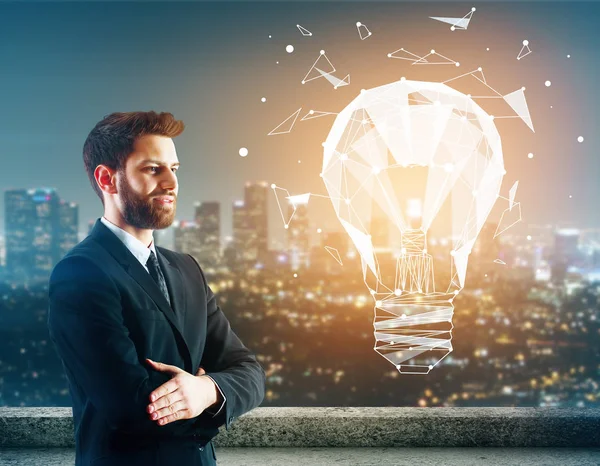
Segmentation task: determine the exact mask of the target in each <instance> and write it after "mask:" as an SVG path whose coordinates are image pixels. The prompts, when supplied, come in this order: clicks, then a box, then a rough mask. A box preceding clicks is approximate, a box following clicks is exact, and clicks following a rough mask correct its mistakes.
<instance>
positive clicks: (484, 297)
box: [0, 181, 600, 407]
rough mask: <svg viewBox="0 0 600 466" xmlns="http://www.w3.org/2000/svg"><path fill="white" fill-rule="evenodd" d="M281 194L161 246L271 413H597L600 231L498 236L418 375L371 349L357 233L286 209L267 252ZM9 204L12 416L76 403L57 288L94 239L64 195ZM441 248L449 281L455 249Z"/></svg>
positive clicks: (1, 253)
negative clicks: (220, 326) (227, 229)
mask: <svg viewBox="0 0 600 466" xmlns="http://www.w3.org/2000/svg"><path fill="white" fill-rule="evenodd" d="M272 197H273V193H272V192H271V186H270V185H269V184H268V183H267V182H264V181H261V182H246V184H245V186H244V196H243V199H240V200H236V201H234V203H233V205H232V217H233V218H232V225H233V230H232V235H231V236H224V235H223V232H222V230H223V229H222V222H223V218H222V214H221V212H222V209H221V203H220V202H216V201H213V202H196V203H195V204H194V212H195V215H194V218H190V219H186V220H178V221H176V222H175V223H174V224H173V225H172V226H171V227H169V228H168V229H166V230H162V231H156V232H155V233H154V238H155V242H156V244H157V245H158V246H164V247H167V248H169V249H173V250H175V251H178V252H182V253H189V254H192V255H193V256H194V257H195V258H196V259H197V260H198V262H199V263H200V265H201V266H202V268H203V270H204V271H205V273H206V275H207V277H208V279H209V284H210V286H211V288H212V290H213V291H214V292H215V294H216V295H217V298H218V302H219V304H220V306H221V308H222V310H223V311H224V313H225V315H226V316H227V317H228V319H229V321H230V323H231V326H232V328H233V329H234V331H235V332H236V333H237V334H238V336H239V337H240V338H241V339H242V341H243V342H244V344H245V345H246V346H248V347H249V348H250V349H251V350H252V351H253V352H254V353H255V354H256V355H257V358H258V360H259V361H260V362H261V364H262V365H263V367H264V369H265V372H266V374H267V393H266V397H265V401H264V402H263V405H262V406H422V407H425V406H560V407H566V406H569V407H593V406H595V407H597V406H599V404H600V403H599V398H600V388H599V381H600V345H598V337H599V336H600V325H599V324H600V311H599V309H600V229H577V228H573V226H572V225H570V226H569V227H568V228H567V227H565V226H560V225H531V224H528V225H527V228H526V230H527V233H526V234H521V233H517V231H520V229H518V228H514V232H513V229H508V230H507V231H506V232H504V233H503V234H501V235H499V236H496V237H495V238H494V233H495V232H496V230H497V227H498V225H497V224H494V223H487V224H485V225H484V228H483V230H482V231H481V233H480V235H479V237H478V240H477V243H476V244H475V247H474V249H473V252H472V254H471V257H470V259H469V265H468V271H467V278H466V286H465V288H464V289H463V290H462V291H461V293H460V294H459V295H458V296H457V298H456V300H455V301H454V317H453V325H454V328H453V338H452V344H453V348H454V349H453V352H452V353H450V355H449V356H448V357H447V358H446V359H444V360H443V361H442V363H440V365H439V366H438V367H436V368H435V370H433V371H432V372H431V373H430V374H428V375H426V376H409V375H403V374H399V373H398V371H397V370H396V369H395V368H394V367H393V366H390V364H389V363H388V362H387V361H385V360H384V359H383V358H382V357H380V356H379V355H378V354H377V353H376V352H375V351H373V345H374V335H373V306H374V303H373V297H372V296H370V294H369V292H368V289H367V287H366V285H365V283H364V281H363V277H362V274H361V263H360V256H359V255H358V254H357V252H356V250H355V249H354V247H353V246H352V243H351V242H350V240H349V238H348V236H347V235H346V234H345V233H343V232H342V230H341V229H340V230H339V231H321V229H318V228H316V227H315V224H314V222H313V220H312V219H311V211H310V206H309V205H297V206H295V209H294V206H292V205H289V206H288V208H289V210H288V211H287V212H286V213H285V214H286V215H287V216H288V217H291V221H290V223H289V228H287V229H286V231H285V237H286V244H285V245H284V246H283V247H280V248H277V249H273V248H270V247H269V246H270V244H271V243H269V232H268V224H269V222H270V221H273V220H274V219H270V218H269V208H268V204H269V202H273V199H272ZM4 206H5V207H4V212H3V216H4V225H5V228H4V232H3V236H2V237H1V238H0V239H1V243H0V265H1V280H0V295H1V297H2V299H0V331H1V332H2V334H1V335H0V406H7V407H18V406H70V402H71V401H70V396H69V392H68V385H67V379H66V377H65V375H64V370H63V368H62V366H61V363H60V360H59V358H58V356H57V354H56V352H55V349H54V348H53V346H52V342H51V341H50V339H49V336H48V330H47V326H46V325H47V324H46V318H47V300H48V296H47V295H48V287H47V282H48V278H49V276H50V273H51V271H52V268H53V267H54V265H55V264H56V263H57V262H58V260H60V258H61V257H62V256H63V255H64V254H65V253H66V252H67V251H68V250H69V249H70V248H72V247H73V246H74V245H75V244H77V243H78V242H79V241H81V240H82V239H83V238H84V237H85V236H86V235H87V234H88V232H81V231H78V225H79V220H80V219H79V207H78V204H77V203H75V202H70V201H68V200H64V199H61V198H60V196H59V194H58V192H57V191H56V190H55V189H51V188H37V189H5V190H4ZM292 214H293V215H292ZM95 220H96V219H90V220H89V228H90V229H91V227H92V226H93V224H94V222H95ZM282 228H283V226H282ZM376 235H377V236H376V239H375V238H374V244H375V245H376V246H378V251H379V252H378V260H379V263H380V266H381V267H382V268H385V267H386V265H389V264H386V261H389V263H393V260H394V259H393V256H392V254H391V250H390V248H389V247H388V246H389V245H388V243H387V240H386V238H387V232H386V229H385V224H384V223H383V222H382V224H381V227H380V228H379V229H377V233H376ZM428 241H429V243H428V253H429V254H430V255H431V256H432V257H433V260H434V262H435V267H436V275H437V274H438V271H439V272H441V271H443V270H446V269H447V267H446V265H447V264H448V263H449V262H448V261H449V257H446V256H447V253H444V251H445V248H444V246H445V245H447V242H448V241H449V239H448V238H428ZM336 252H337V254H336ZM338 254H339V256H338ZM338 259H339V261H338ZM340 262H342V263H343V265H341V264H340ZM441 275H442V279H443V274H441Z"/></svg>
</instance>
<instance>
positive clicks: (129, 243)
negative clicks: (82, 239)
mask: <svg viewBox="0 0 600 466" xmlns="http://www.w3.org/2000/svg"><path fill="white" fill-rule="evenodd" d="M100 221H101V222H102V223H103V224H104V225H106V227H107V228H108V229H109V230H110V231H112V232H113V233H114V234H115V236H116V237H117V238H119V239H120V240H121V241H122V242H123V244H124V245H125V246H126V247H127V249H129V252H131V254H133V255H134V257H135V258H136V259H137V260H138V261H140V264H142V266H143V267H144V269H146V272H148V273H150V271H149V270H148V267H147V266H146V262H148V258H149V257H150V251H152V252H153V253H154V256H155V257H156V259H157V260H158V255H157V254H156V249H155V248H154V240H153V241H151V242H150V245H149V246H146V245H145V244H144V243H142V242H141V241H140V240H139V239H137V238H136V237H135V236H133V235H132V234H131V233H127V232H126V231H125V230H123V229H122V228H120V227H118V226H117V225H115V224H114V223H111V222H110V220H107V219H106V217H104V216H102V217H101V218H100ZM206 377H209V378H210V380H212V381H213V382H214V384H215V385H216V387H217V390H219V392H220V393H221V396H222V397H223V403H221V406H220V407H219V409H218V410H217V412H214V408H207V409H206V411H207V412H208V413H209V414H213V412H214V414H213V417H214V416H216V415H217V414H219V413H220V412H221V410H222V409H223V407H224V406H225V401H226V399H225V394H224V393H223V391H222V390H221V387H219V385H218V384H217V382H215V380H214V379H213V378H212V377H210V375H206Z"/></svg>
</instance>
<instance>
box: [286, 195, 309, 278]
mask: <svg viewBox="0 0 600 466" xmlns="http://www.w3.org/2000/svg"><path fill="white" fill-rule="evenodd" d="M292 213H293V216H292ZM287 218H291V220H290V223H289V227H288V229H287V252H288V256H289V263H290V267H291V269H292V270H299V269H302V268H308V267H309V265H310V231H309V230H310V225H309V219H308V207H307V205H306V204H302V203H299V204H296V212H295V213H294V206H293V205H292V204H291V203H290V205H289V206H288V216H287Z"/></svg>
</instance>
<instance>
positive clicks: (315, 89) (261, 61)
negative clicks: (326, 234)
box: [0, 2, 600, 241]
mask: <svg viewBox="0 0 600 466" xmlns="http://www.w3.org/2000/svg"><path fill="white" fill-rule="evenodd" d="M140 8H142V7H141V6H140V5H139V4H138V5H135V4H123V3H118V2H110V3H106V4H101V5H99V4H94V3H84V4H73V3H69V4H61V3H52V2H49V3H46V4H27V3H22V4H19V3H3V4H0V12H1V13H2V15H3V17H4V18H5V19H6V27H5V29H4V30H3V32H2V34H3V39H4V40H3V41H2V43H4V44H13V45H11V47H10V48H8V47H5V48H3V49H0V55H1V56H3V59H4V62H5V63H6V65H7V66H6V72H5V73H4V75H3V77H2V79H3V82H4V84H5V86H6V88H11V89H13V92H11V95H10V96H7V99H6V102H5V107H6V112H5V113H4V115H3V116H2V117H1V118H2V125H1V127H2V128H3V129H2V131H3V138H4V140H5V141H6V143H5V147H4V150H5V153H6V154H7V157H8V160H9V162H8V164H6V165H5V169H4V170H2V171H1V172H0V186H2V187H4V188H5V189H7V188H9V187H12V188H25V189H27V188H33V187H41V186H48V187H53V188H55V189H56V190H57V191H58V193H59V194H60V196H61V197H62V198H64V199H67V200H69V201H72V202H77V203H78V205H79V206H80V215H79V230H80V231H85V228H86V227H87V223H88V222H89V220H91V219H94V218H98V217H99V216H100V215H102V207H101V204H100V201H99V199H98V198H97V197H96V196H95V194H94V192H93V190H92V188H91V186H90V185H89V181H88V179H87V176H86V174H85V171H84V169H83V163H82V160H81V149H82V146H83V141H84V140H85V137H86V136H87V134H88V132H89V130H90V129H91V128H92V127H93V125H94V124H95V123H96V122H97V121H98V120H100V119H101V118H102V117H103V116H104V115H105V114H108V113H110V112H113V111H128V110H134V109H145V110H150V109H154V110H158V111H170V112H172V113H173V114H174V115H175V117H176V118H178V119H182V120H183V121H184V122H185V123H186V126H187V129H186V130H185V131H184V132H183V134H182V135H181V136H179V137H177V138H175V139H174V142H175V145H176V149H177V152H178V157H179V159H180V161H181V163H182V170H181V171H180V176H179V178H180V198H179V207H180V208H179V209H178V215H177V218H178V219H180V220H189V219H193V218H194V215H195V213H194V203H195V202H197V201H202V202H210V201H218V202H220V203H221V206H222V218H223V221H222V236H229V235H231V232H232V225H233V223H232V222H233V220H232V219H233V204H234V202H235V200H237V199H241V198H243V186H244V183H245V182H246V180H256V181H265V182H267V183H269V184H270V183H276V184H277V185H278V186H283V187H285V188H287V189H288V190H289V191H290V193H291V194H299V193H303V192H308V191H310V192H324V187H323V185H322V182H321V180H320V179H319V177H318V174H319V171H320V167H319V166H320V164H321V159H322V148H321V147H320V144H321V142H322V140H323V139H324V137H325V135H326V134H327V131H328V128H329V126H330V125H331V122H332V120H331V119H327V118H328V117H324V118H319V119H316V120H310V121H305V122H302V123H300V122H299V123H298V124H297V126H296V128H295V129H294V132H292V133H290V134H285V135H278V136H271V137H267V133H268V132H269V131H270V130H271V129H273V128H274V127H275V126H276V125H277V124H278V123H279V122H281V121H282V120H283V119H285V117H286V116H288V115H289V114H291V113H292V112H293V111H294V110H296V109H297V108H299V107H302V108H303V111H302V115H304V112H305V111H306V112H308V110H309V109H311V108H314V109H315V110H320V111H332V112H335V111H338V110H339V109H340V108H343V106H344V105H345V104H346V103H348V102H349V101H350V100H352V98H354V96H356V94H357V93H358V92H359V90H360V89H361V88H362V87H364V88H370V87H373V86H375V85H380V84H382V82H386V81H389V80H390V79H398V78H399V77H400V76H403V75H406V76H407V77H409V78H411V79H415V78H418V79H431V80H442V79H448V78H449V77H452V76H455V75H456V74H457V71H459V70H457V69H450V68H453V67H442V68H443V69H440V68H439V67H438V68H436V69H431V67H415V66H410V64H405V63H402V62H401V61H400V60H386V53H387V52H389V51H391V50H395V49H397V48H398V47H400V46H403V45H404V46H405V47H407V49H409V47H410V50H415V51H416V52H418V53H422V50H428V49H430V48H431V47H435V46H436V44H439V46H440V47H441V46H442V45H443V49H444V50H443V51H442V53H444V52H445V54H447V55H448V56H452V57H455V58H457V59H459V58H460V61H461V68H460V70H463V72H466V71H468V70H471V69H473V68H475V67H476V66H477V65H483V66H484V68H485V70H486V77H487V78H488V79H489V80H490V81H492V80H493V81H494V84H495V87H500V86H501V87H502V90H503V92H509V91H512V90H514V89H516V88H518V87H519V86H526V88H527V91H526V92H527V100H528V103H529V106H530V110H531V114H532V118H533V122H534V124H535V128H536V133H535V134H529V133H528V132H527V131H529V130H528V129H527V128H526V126H525V125H524V124H523V123H522V122H520V121H516V120H506V121H502V122H500V123H499V124H498V126H499V130H500V133H501V134H502V137H503V139H504V153H505V162H506V167H507V176H506V185H505V186H503V188H502V191H501V192H502V194H503V195H506V194H507V191H508V188H510V186H511V185H512V184H513V183H514V181H516V180H519V182H520V184H519V193H518V198H519V201H520V202H521V204H522V207H523V226H527V225H531V224H547V223H553V224H557V225H565V226H568V225H575V226H578V227H582V228H585V227H597V226H599V224H600V217H599V216H598V215H597V211H596V209H595V205H594V199H596V198H598V197H599V196H600V187H599V185H600V184H599V183H597V180H596V179H595V174H597V173H599V172H600V158H599V157H597V155H596V154H597V153H598V149H599V148H600V145H599V144H598V141H597V136H596V134H595V130H594V128H595V127H596V126H597V125H596V122H597V116H596V112H595V109H596V108H598V107H600V96H599V95H598V94H597V93H596V92H594V90H595V87H594V86H595V81H594V76H595V75H597V71H598V70H599V69H600V58H599V57H598V54H596V53H595V50H594V47H595V45H594V44H595V43H596V42H597V41H596V40H594V39H595V37H596V36H597V32H596V27H595V22H594V20H593V18H594V14H593V13H594V12H595V11H597V10H598V9H599V6H597V5H594V4H592V3H577V2H575V3H568V4H566V3H560V2H552V3H551V4H543V3H541V2H540V3H539V4H535V3H527V4H513V3H504V4H502V3H496V4H492V3H487V2H486V3H484V4H483V5H482V7H481V8H478V11H477V13H476V15H475V16H474V18H473V21H472V22H471V24H470V26H469V30H468V31H456V32H454V33H452V32H450V31H449V29H447V28H445V26H443V25H442V24H439V23H437V22H435V21H431V20H429V19H428V16H436V15H442V14H450V13H452V12H454V11H455V10H456V9H457V6H456V4H451V3H447V4H435V5H433V4H426V3H419V4H416V3H397V4H393V3H386V4H377V7H376V8H373V7H371V6H369V5H366V4H361V3H359V2H355V3H352V4H347V5H343V6H342V5H339V4H336V3H335V2H330V3H326V4H316V3H304V4H290V5H285V4H279V3H270V4H262V3H256V4H254V3H252V2H247V3H230V4H226V5H221V4H217V3H191V2H188V3H185V2H183V3H179V4H171V5H168V4H162V3H159V2H153V3H148V4H145V5H143V12H144V15H143V18H142V17H140V16H139V13H140V11H142V10H140ZM248 18H252V21H249V20H248ZM357 18H362V21H363V22H364V23H365V24H367V25H369V28H370V30H371V31H372V32H373V36H372V37H370V38H369V39H367V40H365V41H360V39H358V38H357V36H356V30H355V28H354V27H353V25H354V24H355V22H356V19H357ZM297 23H301V24H306V25H310V27H309V29H312V31H313V32H314V36H313V37H311V38H304V37H302V36H301V35H300V34H299V32H298V30H297V29H296V24H297ZM348 24H350V26H352V27H347V26H348ZM58 30H60V31H61V34H60V35H57V34H55V33H54V32H53V31H58ZM269 36H272V37H271V38H269ZM73 37H79V38H80V39H78V40H77V41H73V40H72V38H73ZM207 37H210V38H211V40H210V41H207V40H205V38H207ZM140 38H143V40H142V39H140ZM525 38H527V39H528V40H529V41H530V44H531V49H532V53H531V54H530V55H528V56H527V57H525V58H524V59H522V60H520V61H517V60H516V56H517V54H518V52H519V49H520V47H521V42H522V40H523V39H525ZM288 44H293V45H294V47H295V50H294V52H293V53H287V52H286V51H285V48H286V46H287V45H288ZM321 48H325V49H327V53H328V56H330V57H331V58H332V60H334V63H340V62H341V63H340V65H338V67H339V68H340V69H342V68H343V69H344V70H347V72H351V73H352V82H351V84H350V85H349V86H345V87H344V88H340V89H337V90H336V91H333V90H332V89H331V87H327V85H325V84H323V83H322V82H321V81H325V80H318V81H317V82H310V83H307V84H306V85H304V86H303V85H302V84H300V79H301V78H302V76H303V75H304V74H305V73H306V70H307V69H308V68H309V67H310V64H311V63H312V62H313V61H314V56H315V54H318V51H319V49H321ZM150 49H151V50H152V51H153V52H152V54H149V53H148V52H147V50H150ZM487 49H489V50H487ZM440 50H441V49H440ZM567 56H568V57H569V58H567ZM131 57H137V58H135V59H132V58H131ZM277 62H279V64H277ZM488 70H489V71H488ZM242 71H243V72H242ZM374 71H376V72H374ZM382 80H383V81H382ZM546 81H548V82H550V81H551V85H550V86H546V85H545V82H546ZM322 84H323V85H322ZM496 84H497V85H499V86H496ZM262 98H264V99H265V102H262ZM83 102H85V105H84V104H83ZM551 107H552V108H551ZM51 108H55V109H59V110H57V111H56V112H55V114H54V116H53V118H47V109H51ZM9 115H10V116H9ZM579 136H582V137H583V138H584V140H583V142H581V143H580V142H578V140H577V138H578V137H579ZM242 147H246V148H248V155H247V156H246V157H240V155H239V150H240V148H242ZM528 153H531V154H533V155H534V156H533V157H532V158H531V159H530V158H528ZM299 161H300V162H301V163H298V162H299ZM269 196H271V193H269ZM272 201H274V199H271V201H270V209H271V210H270V218H272V219H273V222H272V224H270V225H269V233H270V235H271V236H272V237H274V238H275V237H276V238H278V239H279V240H280V241H283V239H284V238H285V232H284V230H283V229H282V228H281V223H279V222H278V220H277V217H276V215H275V213H276V212H277V211H276V207H274V202H272ZM2 202H3V201H2ZM311 202H312V201H311ZM309 208H310V209H311V210H313V211H314V212H316V214H315V227H321V228H323V229H324V230H329V229H337V228H338V227H339V225H337V223H336V222H337V219H336V218H335V216H334V215H333V214H332V211H331V210H330V207H323V206H321V205H315V206H314V207H313V205H312V204H311V205H310V206H309ZM3 223H4V218H1V217H0V230H2V231H3V229H4V228H3Z"/></svg>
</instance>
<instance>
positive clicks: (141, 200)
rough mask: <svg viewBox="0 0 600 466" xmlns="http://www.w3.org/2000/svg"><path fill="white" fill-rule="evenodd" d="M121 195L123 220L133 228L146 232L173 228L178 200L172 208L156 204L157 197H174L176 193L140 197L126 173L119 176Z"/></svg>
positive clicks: (118, 185)
mask: <svg viewBox="0 0 600 466" xmlns="http://www.w3.org/2000/svg"><path fill="white" fill-rule="evenodd" d="M117 187H118V189H119V194H120V195H121V200H122V202H123V212H121V215H123V220H125V222H126V223H127V224H129V225H131V226H132V227H136V228H141V229H144V230H162V229H163V228H167V227H169V226H171V224H172V223H173V221H174V220H175V210H176V207H177V206H176V202H177V199H176V198H175V200H174V201H173V204H172V206H173V207H172V208H170V207H163V206H162V204H160V203H158V202H155V201H154V200H153V198H154V197H157V196H169V195H171V196H173V197H175V195H174V193H157V194H155V195H153V196H149V197H147V198H146V197H142V196H139V195H138V194H137V193H136V192H135V191H134V190H133V189H132V188H131V185H130V184H129V182H128V181H127V177H126V176H125V173H123V174H122V176H119V181H118V183H117Z"/></svg>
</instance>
